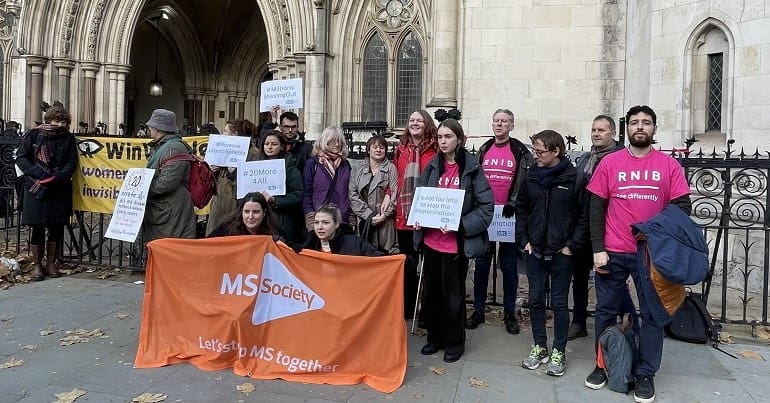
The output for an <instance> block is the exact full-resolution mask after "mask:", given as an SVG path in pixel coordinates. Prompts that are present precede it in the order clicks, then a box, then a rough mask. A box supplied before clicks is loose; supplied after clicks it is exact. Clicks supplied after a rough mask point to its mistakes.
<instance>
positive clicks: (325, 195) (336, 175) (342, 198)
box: [302, 126, 355, 233]
mask: <svg viewBox="0 0 770 403" xmlns="http://www.w3.org/2000/svg"><path fill="white" fill-rule="evenodd" d="M347 158H348V145H347V142H346V141H345V136H343V134H342V129H340V128H339V127H336V126H330V127H327V128H326V129H324V131H323V133H321V136H320V137H318V140H316V141H315V143H313V153H312V158H310V159H309V160H308V161H307V163H305V170H304V172H303V175H302V177H303V180H304V183H305V193H304V195H303V197H302V209H303V211H304V213H305V227H306V228H307V230H308V231H309V232H312V231H313V222H314V221H315V219H314V217H315V211H316V210H318V208H319V207H321V206H322V205H324V204H328V203H334V204H335V205H337V207H338V208H339V210H340V213H341V215H342V222H341V223H340V229H341V230H342V231H344V232H345V233H353V222H354V220H355V218H354V216H353V214H352V212H351V209H350V200H348V183H349V182H350V163H349V162H348V159H347Z"/></svg>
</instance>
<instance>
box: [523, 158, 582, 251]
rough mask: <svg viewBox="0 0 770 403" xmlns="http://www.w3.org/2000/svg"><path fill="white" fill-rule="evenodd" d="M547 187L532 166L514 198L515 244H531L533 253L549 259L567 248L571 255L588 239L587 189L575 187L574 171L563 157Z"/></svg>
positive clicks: (536, 169)
mask: <svg viewBox="0 0 770 403" xmlns="http://www.w3.org/2000/svg"><path fill="white" fill-rule="evenodd" d="M557 167H558V168H557V173H556V174H555V175H556V176H555V177H554V178H553V180H552V182H551V183H550V186H548V187H545V186H544V185H543V184H542V182H541V180H540V177H539V175H538V172H539V171H540V170H541V169H542V168H539V167H537V166H533V167H532V169H531V170H530V171H529V172H528V174H527V176H526V178H525V180H524V182H523V183H522V185H521V189H520V190H519V193H518V196H517V198H516V203H515V208H516V243H517V244H518V245H519V246H520V247H522V248H523V247H524V246H525V245H526V244H527V243H530V244H531V245H532V248H533V250H534V252H535V253H536V254H539V255H544V256H552V255H555V254H557V253H559V251H560V250H561V249H562V248H564V247H565V246H568V247H569V248H570V250H571V251H572V252H573V253H574V252H575V251H577V250H579V249H581V248H583V247H584V245H585V244H586V242H587V239H588V237H587V236H586V234H587V231H588V203H587V202H586V200H587V199H586V190H585V188H584V187H581V186H578V185H577V184H576V180H577V171H576V169H575V167H574V166H572V164H571V163H570V162H569V161H568V160H567V159H565V158H562V160H561V161H560V162H559V165H557Z"/></svg>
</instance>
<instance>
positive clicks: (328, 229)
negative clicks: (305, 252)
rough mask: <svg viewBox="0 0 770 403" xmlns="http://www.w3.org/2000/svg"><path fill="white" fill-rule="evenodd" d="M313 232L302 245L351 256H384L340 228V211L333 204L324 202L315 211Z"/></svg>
mask: <svg viewBox="0 0 770 403" xmlns="http://www.w3.org/2000/svg"><path fill="white" fill-rule="evenodd" d="M314 219H315V222H314V224H313V232H311V233H309V235H308V236H309V239H308V240H307V241H306V242H305V244H304V245H303V246H302V247H303V249H313V250H317V251H320V252H327V253H334V254H339V255H353V256H384V255H385V254H384V253H382V252H380V251H379V250H377V248H375V247H374V246H373V245H372V244H370V243H369V242H366V241H365V240H363V239H361V238H359V237H357V236H355V235H349V234H344V233H343V232H342V230H341V229H340V222H342V213H341V212H340V209H339V208H337V206H335V205H334V204H331V203H330V204H324V205H322V206H321V207H319V208H318V210H316V212H315V218H314Z"/></svg>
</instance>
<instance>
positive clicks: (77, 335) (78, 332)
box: [59, 329, 109, 346]
mask: <svg viewBox="0 0 770 403" xmlns="http://www.w3.org/2000/svg"><path fill="white" fill-rule="evenodd" d="M67 335H68V336H65V337H62V338H61V339H59V341H61V343H60V344H61V345H62V346H71V345H73V344H78V343H88V342H89V341H91V339H92V338H94V337H99V338H107V337H109V336H107V335H105V334H104V332H102V330H101V329H94V330H85V329H75V330H67Z"/></svg>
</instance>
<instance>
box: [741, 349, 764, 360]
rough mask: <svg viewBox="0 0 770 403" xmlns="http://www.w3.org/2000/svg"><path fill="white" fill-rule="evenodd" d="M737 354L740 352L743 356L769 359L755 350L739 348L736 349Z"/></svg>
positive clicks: (753, 358)
mask: <svg viewBox="0 0 770 403" xmlns="http://www.w3.org/2000/svg"><path fill="white" fill-rule="evenodd" d="M735 354H738V355H740V356H741V357H743V358H748V359H750V360H762V361H767V360H765V357H762V354H760V353H758V352H757V351H755V350H739V351H736V352H735Z"/></svg>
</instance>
